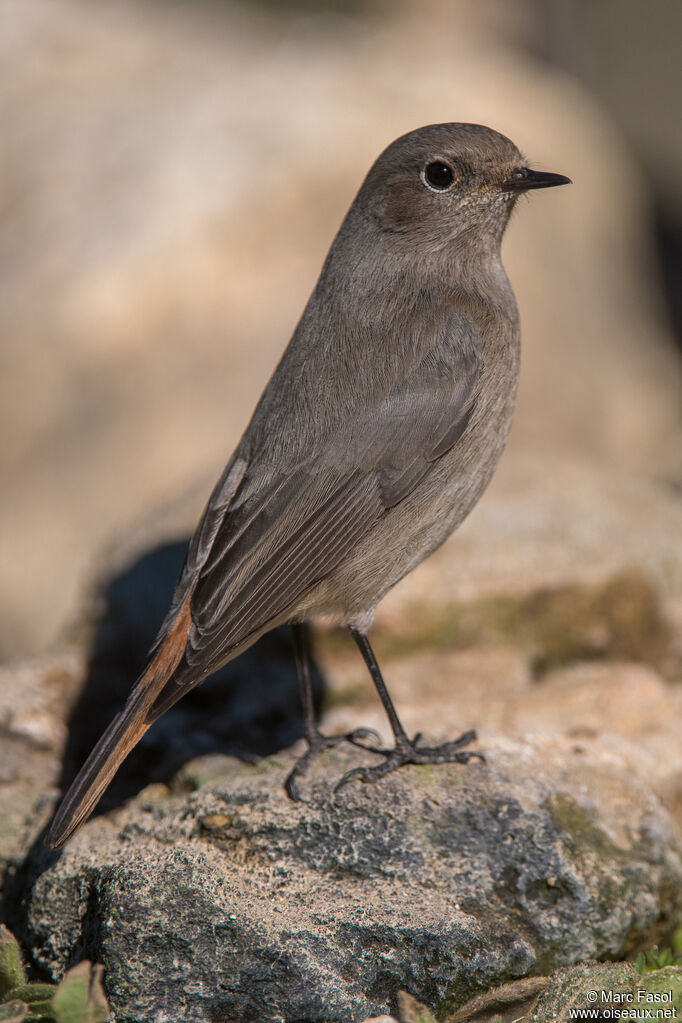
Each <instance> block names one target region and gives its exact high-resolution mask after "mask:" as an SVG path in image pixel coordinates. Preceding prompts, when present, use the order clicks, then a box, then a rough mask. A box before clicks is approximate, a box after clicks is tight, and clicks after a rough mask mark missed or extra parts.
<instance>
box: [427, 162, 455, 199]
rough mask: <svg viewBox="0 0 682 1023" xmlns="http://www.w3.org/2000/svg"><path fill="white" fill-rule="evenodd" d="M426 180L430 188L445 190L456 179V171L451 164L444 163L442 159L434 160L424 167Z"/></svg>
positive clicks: (439, 190) (438, 190)
mask: <svg viewBox="0 0 682 1023" xmlns="http://www.w3.org/2000/svg"><path fill="white" fill-rule="evenodd" d="M424 180H425V181H426V184H427V185H428V186H429V187H430V188H435V190H436V191H437V192H444V191H445V190H446V189H448V188H449V187H450V185H451V184H452V182H453V181H454V180H455V172H454V171H453V169H452V167H450V165H449V164H447V163H443V161H442V160H434V161H433V163H427V165H426V167H425V168H424Z"/></svg>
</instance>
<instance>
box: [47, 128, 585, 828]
mask: <svg viewBox="0 0 682 1023" xmlns="http://www.w3.org/2000/svg"><path fill="white" fill-rule="evenodd" d="M429 168H431V169H429ZM434 168H436V169H435V170H434ZM443 168H445V170H444V169H443ZM430 176H432V177H433V178H434V181H435V184H432V183H431V181H430ZM450 176H452V181H451V182H450V183H448V184H447V185H446V187H444V188H443V187H441V186H442V184H443V182H447V181H448V178H449V177H450ZM566 180H567V179H564V178H559V176H556V175H548V174H542V173H539V172H531V171H528V170H527V168H524V167H523V160H522V157H521V155H520V153H519V151H518V150H517V149H516V147H515V146H514V145H513V144H512V143H511V142H510V141H509V140H508V139H506V138H504V136H502V135H499V134H498V133H497V132H494V131H492V130H491V129H489V128H484V127H481V126H478V125H462V124H445V125H432V126H429V127H426V128H421V129H418V130H417V131H415V132H411V133H410V134H408V135H405V136H403V137H402V138H400V139H398V140H397V141H396V142H394V143H393V144H392V145H391V146H389V147H388V149H387V150H385V152H384V153H382V155H381V156H380V157H379V158H378V160H377V161H376V163H375V164H374V166H373V167H372V168H371V170H370V172H369V174H368V175H367V178H366V179H365V182H364V183H363V185H362V187H361V189H360V192H359V193H358V196H357V197H356V199H355V201H354V203H353V205H352V206H351V208H350V210H349V212H348V214H347V216H346V218H345V220H344V222H343V224H342V225H341V228H340V230H339V233H338V235H337V237H336V239H335V240H334V242H333V244H332V247H331V250H330V252H329V255H328V256H327V259H326V261H325V264H324V266H323V269H322V272H321V275H320V278H319V280H318V283H317V285H316V287H315V290H314V292H313V294H312V296H311V298H310V300H309V302H308V305H307V306H306V309H305V311H304V313H303V316H302V318H301V320H300V322H299V324H298V326H297V328H296V330H295V332H294V335H293V337H292V339H291V342H290V344H289V346H288V348H287V349H286V351H285V353H284V355H283V356H282V359H281V361H280V363H279V365H278V366H277V368H276V370H275V372H274V373H273V376H272V378H271V380H270V382H269V383H268V385H267V387H266V389H265V392H264V394H263V396H262V398H261V400H260V402H259V404H258V406H257V408H256V410H255V412H254V415H253V417H252V419H251V422H250V423H249V426H248V427H247V429H246V432H245V433H244V436H243V437H242V440H241V441H240V443H239V446H238V448H237V450H236V452H235V453H234V455H233V457H232V459H231V460H230V462H229V463H228V466H227V468H226V470H225V472H224V473H223V475H222V477H221V479H220V480H219V482H218V484H217V485H216V487H215V489H214V491H213V494H212V495H211V498H210V500H209V503H208V505H207V507H206V510H205V512H204V515H203V517H202V519H201V521H200V523H199V525H198V527H197V530H196V532H195V534H194V536H193V538H192V542H191V545H190V550H189V553H188V557H187V561H186V564H185V567H184V569H183V572H182V575H181V578H180V580H179V582H178V586H177V590H176V594H175V597H174V600H173V604H172V607H171V611H170V612H169V615H168V617H167V619H166V621H165V623H164V626H163V628H162V630H161V633H160V636H159V638H158V640H157V644H156V646H155V649H154V651H153V652H152V660H151V663H150V666H149V667H148V668H147V670H146V671H145V672H144V673H143V675H142V676H141V678H140V680H139V681H138V683H137V686H136V688H135V689H134V690H133V693H132V694H131V697H130V700H129V702H128V704H127V705H126V708H125V709H124V710H123V712H122V714H121V715H120V716H119V719H117V722H115V723H114V724H113V725H112V726H111V728H110V729H109V732H108V733H107V736H105V737H104V738H103V740H102V741H101V742H100V744H99V745H98V747H96V749H95V751H93V754H92V756H91V758H90V760H89V761H88V763H87V764H86V766H85V768H84V769H83V772H81V775H80V776H79V778H78V779H77V780H76V782H75V783H74V786H73V787H72V790H71V791H70V792H69V794H68V795H67V797H66V799H65V800H64V803H63V804H62V807H61V808H60V811H59V813H58V815H57V818H56V819H55V822H54V824H53V826H52V829H51V831H50V834H49V835H48V843H49V844H52V845H59V844H61V843H62V842H63V841H65V840H66V838H67V837H68V836H69V835H70V834H71V833H72V832H73V831H74V830H75V828H76V827H77V826H78V825H79V824H80V823H82V821H83V820H84V819H86V817H87V815H88V814H89V813H90V812H91V810H92V808H93V807H94V805H95V803H96V801H97V799H98V798H99V796H100V795H101V792H102V791H103V789H104V787H105V786H106V784H107V783H108V781H109V779H110V777H111V775H112V774H113V772H114V770H115V769H116V767H117V766H118V764H119V763H120V761H121V760H122V759H123V756H125V755H126V753H127V751H128V750H129V749H130V748H131V747H132V745H134V742H135V741H137V739H138V738H139V736H140V735H141V734H143V732H144V731H145V730H146V728H147V727H148V726H149V725H150V724H151V723H152V721H154V720H155V719H156V718H157V717H158V716H159V715H160V714H162V713H163V712H164V711H165V710H167V709H168V708H169V707H170V706H172V705H173V704H174V703H175V702H176V700H178V699H179V698H180V697H181V696H182V695H183V694H184V693H185V692H187V691H188V690H189V689H190V688H192V687H193V686H195V685H196V684H197V683H198V682H200V681H201V680H202V679H203V678H204V677H205V676H206V675H207V674H209V673H210V672H212V671H214V670H215V669H217V668H218V667H219V666H220V665H222V664H224V663H225V662H226V661H227V660H229V659H231V658H232V657H234V656H236V655H237V654H238V653H240V652H241V651H242V650H243V649H245V648H246V647H247V646H249V645H250V644H251V643H253V642H254V641H255V640H256V639H257V638H258V636H260V635H261V634H262V633H263V632H265V631H267V630H269V629H270V628H272V627H273V626H274V625H276V624H279V623H281V622H284V621H292V622H298V621H304V620H306V619H307V618H309V617H310V616H312V615H314V614H318V613H324V614H327V615H332V616H333V617H335V618H336V619H337V620H338V621H339V622H342V623H344V624H347V625H350V626H353V627H354V629H355V630H356V631H358V632H359V633H364V631H365V630H366V628H367V627H368V625H369V623H370V622H371V618H372V615H373V612H374V608H375V607H376V604H377V603H378V601H379V600H380V599H381V598H382V596H383V595H384V594H385V593H386V592H387V590H389V589H390V588H391V586H393V585H394V584H395V583H396V582H397V581H398V580H399V579H401V578H402V577H403V576H404V575H405V574H406V573H407V572H409V571H410V569H412V568H413V567H414V566H415V565H416V564H418V563H419V562H420V561H421V560H423V558H425V557H426V556H427V555H428V554H429V553H431V551H433V550H434V549H435V548H436V547H437V546H438V545H439V544H440V543H442V542H443V540H445V539H446V537H447V536H448V535H449V534H450V533H451V532H452V530H453V529H455V528H456V527H457V525H459V523H460V522H461V521H462V520H463V519H464V517H465V516H466V515H467V514H468V512H469V511H470V510H471V508H472V507H473V505H474V504H475V503H476V501H477V500H478V498H479V497H480V495H481V493H482V492H483V490H484V488H485V487H486V485H487V483H488V482H489V480H490V477H491V475H492V473H493V471H494V468H495V465H496V464H497V461H498V459H499V456H500V454H501V452H502V448H503V446H504V443H505V440H506V436H507V433H508V430H509V425H510V422H511V417H512V410H513V405H514V398H515V393H516V386H517V379H518V371H519V323H518V315H517V310H516V304H515V300H514V295H513V292H512V289H511V286H510V284H509V281H508V279H507V276H506V274H505V271H504V269H503V267H502V263H501V258H500V242H501V239H502V234H503V232H504V228H505V226H506V224H507V221H508V218H509V214H510V211H511V208H512V206H513V204H514V202H515V199H516V197H517V195H518V193H519V191H521V190H525V189H527V188H533V187H544V186H546V185H549V184H560V183H562V182H564V181H566ZM368 663H369V662H368ZM377 671H378V669H377ZM382 698H383V697H382ZM394 731H395V728H394ZM396 736H397V738H398V734H397V733H396Z"/></svg>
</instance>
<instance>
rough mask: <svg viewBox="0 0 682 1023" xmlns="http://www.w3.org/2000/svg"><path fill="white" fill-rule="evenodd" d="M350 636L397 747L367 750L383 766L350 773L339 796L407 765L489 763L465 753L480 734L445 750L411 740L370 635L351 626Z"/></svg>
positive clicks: (466, 736)
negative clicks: (354, 784) (380, 759)
mask: <svg viewBox="0 0 682 1023" xmlns="http://www.w3.org/2000/svg"><path fill="white" fill-rule="evenodd" d="M350 633H351V636H352V637H353V639H354V640H355V642H356V643H357V645H358V648H359V650H360V653H361V654H362V656H363V658H364V661H365V664H366V665H367V667H368V668H369V673H370V675H371V676H372V681H373V682H374V685H375V686H376V689H377V692H378V694H379V697H380V698H381V702H382V703H383V705H384V710H385V711H386V714H387V715H388V720H389V721H390V723H391V728H392V730H393V735H394V737H395V746H394V747H393V749H380V748H377V747H365V748H366V749H370V750H371V752H372V753H377V754H379V755H380V756H382V757H384V758H385V759H384V762H383V764H377V765H376V766H375V767H356V768H354V769H353V770H352V771H348V772H347V773H346V774H344V776H343V777H342V778H341V781H340V782H339V783H338V784H337V786H336V788H335V790H334V791H335V792H338V790H339V789H340V788H342V787H343V786H344V785H346V784H347V783H348V782H349V781H351V780H352V779H354V778H357V779H358V781H365V782H372V781H378V780H379V778H383V777H384V775H387V774H390V773H391V771H395V770H397V768H399V767H402V766H403V765H404V764H453V763H454V764H466V763H467V762H468V761H469V760H471V759H472V757H478V758H479V760H485V757H484V756H483V754H482V753H478V752H477V751H476V750H463V749H462V746H468V745H469V743H471V742H474V740H475V739H476V732H474V731H470V732H464V734H463V735H460V736H459V738H458V739H453V740H452V741H451V742H444V743H443V744H442V745H441V746H420V745H419V740H420V738H421V735H420V734H417V735H415V737H414V738H413V739H409V738H408V736H407V733H406V731H405V729H404V728H403V726H402V725H401V723H400V718H399V717H398V715H397V713H396V709H395V707H394V706H393V701H392V700H391V697H390V696H389V694H388V689H387V688H386V683H385V682H384V679H383V676H382V674H381V669H380V668H379V665H378V663H377V659H376V657H375V656H374V651H373V650H372V647H371V646H370V642H369V640H368V638H367V636H366V634H365V633H364V632H361V631H360V630H359V629H356V628H354V627H353V626H350Z"/></svg>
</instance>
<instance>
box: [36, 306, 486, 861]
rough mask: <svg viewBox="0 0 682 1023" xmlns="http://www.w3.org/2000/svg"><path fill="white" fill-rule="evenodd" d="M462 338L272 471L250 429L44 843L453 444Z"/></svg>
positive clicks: (471, 352)
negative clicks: (166, 608) (163, 615)
mask: <svg viewBox="0 0 682 1023" xmlns="http://www.w3.org/2000/svg"><path fill="white" fill-rule="evenodd" d="M460 328H461V324H460ZM461 337H462V332H461V329H460V330H453V331H452V332H451V333H450V335H449V336H448V335H447V332H446V333H445V337H444V338H441V340H440V342H439V343H438V344H435V345H434V347H433V348H432V350H431V351H430V352H429V353H428V355H427V356H426V357H425V358H423V360H422V361H421V362H420V363H419V364H418V366H417V367H416V369H412V370H411V371H410V372H409V373H408V374H406V375H405V376H404V377H403V378H402V379H397V380H394V382H393V384H392V385H391V386H389V387H387V389H386V393H385V394H384V395H383V396H381V397H380V399H379V400H378V401H373V402H371V403H370V402H368V403H367V407H366V408H365V409H364V410H363V409H362V408H360V409H357V408H356V409H355V411H354V413H353V414H352V415H350V416H346V417H345V419H344V420H343V422H342V423H341V425H339V426H337V427H336V428H335V429H333V430H331V431H330V432H329V434H328V435H327V436H326V437H325V438H324V442H323V443H319V439H318V443H317V444H313V445H312V449H311V450H310V451H309V452H308V453H307V454H306V455H304V456H303V457H302V456H301V455H300V453H297V454H296V457H295V458H294V459H293V460H290V461H289V462H288V463H287V462H286V461H285V462H284V464H282V462H281V461H280V462H279V465H278V467H273V466H272V465H267V464H266V463H265V462H264V461H262V460H261V459H255V460H253V461H250V460H249V457H248V439H249V434H248V431H247V434H246V437H245V441H246V444H245V445H243V446H240V449H239V450H238V452H237V454H236V455H235V457H234V458H233V459H232V461H231V462H230V463H229V464H228V466H227V468H226V470H225V472H224V473H223V476H222V477H221V479H220V480H219V481H218V484H217V485H216V487H215V489H214V491H213V494H212V495H211V498H210V500H209V503H208V505H207V507H206V510H205V512H204V515H203V517H202V519H201V521H200V523H199V526H198V527H197V530H196V531H195V534H194V536H193V538H192V541H191V543H190V549H189V553H188V556H187V560H186V563H185V568H184V570H183V573H182V575H181V577H180V580H179V583H178V586H177V588H176V593H175V597H174V599H173V605H172V607H171V611H170V613H169V615H168V617H167V619H166V622H165V623H164V625H163V626H162V628H161V631H160V634H159V639H158V641H157V643H156V645H155V648H154V650H153V652H152V654H153V656H152V658H151V660H150V663H149V664H148V666H147V668H146V669H145V671H144V672H143V674H142V675H141V676H140V678H139V679H138V681H137V683H136V685H135V687H134V688H133V690H132V692H131V694H130V696H129V698H128V701H127V703H126V705H125V707H124V708H123V710H122V711H121V712H120V714H118V715H117V717H116V718H115V719H114V720H113V721H112V723H111V725H110V726H109V728H108V729H107V731H106V732H105V734H104V735H103V736H102V738H101V739H100V740H99V742H98V743H97V745H96V746H95V748H94V749H93V751H92V753H91V754H90V756H89V758H88V760H87V761H86V763H85V764H84V766H83V768H82V769H81V771H80V772H79V774H78V776H77V778H76V779H75V781H74V782H73V784H72V786H71V788H70V789H69V791H68V792H67V794H66V796H65V797H64V800H63V801H62V804H61V806H60V808H59V810H58V812H57V814H56V815H55V818H54V820H53V822H52V825H51V827H50V830H49V832H48V834H47V836H46V838H45V843H46V845H48V846H52V847H54V848H58V847H59V846H61V845H63V844H64V842H66V841H67V839H68V838H69V837H70V836H71V835H72V834H73V833H74V832H75V831H76V830H77V829H78V828H79V827H80V826H81V825H82V824H83V823H84V821H85V820H87V818H88V816H89V815H90V814H91V813H92V810H93V808H94V807H95V806H96V804H97V802H98V800H99V798H100V796H101V795H102V793H103V791H104V790H105V788H106V787H107V785H108V784H109V782H110V780H111V778H112V777H113V775H114V773H115V772H116V770H117V769H118V767H119V765H120V764H121V762H122V761H123V760H124V759H125V757H126V756H127V755H128V753H129V752H130V750H131V749H132V748H133V746H135V745H136V743H137V742H138V741H139V740H140V738H141V737H142V735H144V733H145V732H146V731H147V729H148V728H149V726H150V725H151V724H152V722H153V721H155V720H156V719H157V718H158V717H159V716H160V715H161V714H163V712H164V711H165V710H167V709H168V708H169V707H171V706H172V705H173V704H174V703H176V701H177V700H179V699H180V698H181V697H182V696H183V695H184V694H185V693H186V692H187V691H188V690H189V689H192V688H193V687H194V686H195V685H197V683H198V682H200V681H201V680H202V679H203V678H204V677H205V676H206V675H207V674H209V673H210V672H211V671H213V670H215V669H216V668H218V667H219V666H220V665H221V664H223V663H224V662H225V661H226V660H228V659H229V657H230V655H231V653H232V652H234V650H235V649H236V648H239V647H241V646H243V645H244V644H246V643H248V642H249V640H250V639H252V638H254V637H255V636H257V635H258V634H259V633H261V632H263V631H265V630H266V629H267V628H269V627H270V626H271V625H272V624H273V623H275V622H277V621H278V620H280V621H281V620H283V619H284V618H286V616H287V612H288V611H289V610H290V609H292V608H293V607H295V605H296V602H297V601H299V600H300V599H301V597H302V596H303V595H304V594H305V593H307V592H308V591H309V590H310V589H311V588H312V587H314V586H315V584H316V583H317V582H319V581H320V580H321V579H322V578H323V577H324V576H325V575H326V574H327V573H329V572H330V571H332V570H333V569H334V568H335V567H336V566H337V565H339V564H340V562H341V561H342V560H343V559H344V557H346V556H347V555H348V554H349V552H350V551H351V550H352V549H353V547H354V545H355V544H356V543H357V542H358V540H359V539H360V537H362V536H363V535H364V534H365V533H367V532H368V531H369V530H370V529H372V527H373V526H374V525H375V524H376V523H377V521H378V520H379V519H380V518H381V517H382V516H383V515H385V514H386V513H387V512H388V510H389V509H390V508H392V507H393V506H395V505H396V504H398V503H399V502H400V501H402V500H404V498H405V497H406V496H407V495H408V494H409V493H410V492H411V491H412V490H413V489H414V488H415V487H416V486H417V485H418V483H419V482H420V481H421V480H422V479H423V478H424V477H425V476H426V474H427V473H428V472H429V468H430V467H431V465H433V464H434V462H435V461H436V460H437V459H438V458H440V457H441V456H442V455H444V454H445V452H446V451H448V450H450V448H452V446H453V445H454V444H456V443H457V440H458V439H459V438H460V437H461V435H462V433H463V432H464V430H465V429H466V427H467V424H468V423H469V420H470V418H471V416H472V413H473V411H474V409H475V406H476V399H477V394H478V387H477V383H478V378H479V372H480V360H479V357H478V356H477V355H476V348H475V345H472V344H471V343H470V344H468V345H467V346H466V349H463V348H462V346H461ZM358 373H362V367H361V366H359V367H358ZM339 422H340V420H339Z"/></svg>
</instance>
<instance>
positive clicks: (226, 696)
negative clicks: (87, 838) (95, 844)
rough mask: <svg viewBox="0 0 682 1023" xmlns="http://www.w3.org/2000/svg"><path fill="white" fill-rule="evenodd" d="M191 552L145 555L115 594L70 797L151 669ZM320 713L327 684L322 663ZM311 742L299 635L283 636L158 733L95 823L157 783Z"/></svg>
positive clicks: (150, 735) (71, 742)
mask: <svg viewBox="0 0 682 1023" xmlns="http://www.w3.org/2000/svg"><path fill="white" fill-rule="evenodd" d="M186 549H187V542H186V541H179V542H177V543H168V544H164V545H163V546H160V547H157V548H155V549H154V550H152V551H149V552H147V553H145V554H143V555H142V556H141V557H140V558H139V559H138V560H137V561H136V562H135V563H134V564H132V565H131V566H129V567H128V568H127V569H125V570H124V571H123V572H121V573H120V574H119V575H117V576H115V577H114V578H112V579H111V580H109V582H108V583H107V584H106V586H105V589H104V593H103V597H104V600H103V606H104V609H103V614H102V615H101V618H100V620H99V622H98V624H97V628H96V632H95V636H94V640H93V644H92V653H91V656H90V662H89V667H88V673H87V677H86V681H85V684H84V686H83V690H82V692H81V694H80V697H79V699H78V701H77V703H76V704H75V706H74V709H73V711H72V714H71V718H70V720H69V735H68V740H67V744H66V749H65V751H64V760H63V765H62V775H61V779H60V784H61V788H62V792H65V791H66V789H67V788H68V786H69V785H70V784H71V782H72V781H73V779H74V777H75V776H76V773H77V772H78V770H79V768H80V766H81V765H82V763H83V762H84V760H85V759H86V757H87V756H88V754H89V752H90V750H91V749H92V747H93V746H94V744H95V742H96V741H97V739H98V738H99V737H100V735H101V734H102V732H104V730H105V729H106V727H107V725H108V724H109V722H110V721H111V719H112V718H113V717H114V715H115V714H116V713H117V712H118V711H119V710H120V709H121V706H122V705H123V703H124V701H125V699H126V697H127V695H128V693H129V692H130V689H131V686H132V685H133V683H134V682H135V680H136V678H137V676H138V675H139V674H140V672H141V671H142V670H143V669H144V667H145V664H146V661H147V655H148V652H149V649H150V647H151V645H152V643H153V642H154V639H155V638H156V633H157V631H158V629H159V626H160V625H161V622H162V621H163V618H164V616H165V614H166V612H167V610H168V607H169V605H170V600H171V595H172V593H173V588H174V585H175V581H176V579H177V576H178V573H179V571H180V569H181V567H182V563H183V560H184V556H185V551H186ZM312 667H313V684H314V687H315V694H316V701H317V705H318V707H319V703H320V701H321V696H322V678H321V675H320V672H319V670H318V669H317V667H316V666H315V665H314V663H313V666H312ZM302 735H303V722H302V714H301V708H300V702H299V696H298V681H297V677H296V667H295V663H294V656H293V646H292V641H291V636H290V630H289V629H288V628H287V627H282V628H279V629H275V630H273V631H272V632H270V633H268V634H267V635H266V636H263V637H262V638H261V639H260V640H259V641H258V642H257V643H255V644H254V645H253V646H252V647H251V648H250V649H249V650H247V651H245V653H243V654H242V655H241V656H240V657H238V658H236V659H235V660H234V661H231V662H230V663H229V664H227V665H225V667H224V668H222V669H221V670H220V671H218V672H216V673H215V674H213V675H210V676H209V677H208V678H207V679H206V680H205V681H204V682H202V683H201V684H200V685H199V686H197V688H196V689H193V690H192V691H191V692H190V693H188V694H187V695H186V696H185V697H183V699H182V700H181V701H180V702H179V703H177V704H176V705H175V706H174V707H172V708H171V710H169V711H167V713H166V714H164V715H163V716H162V717H161V718H160V719H159V720H158V721H156V722H155V723H154V725H153V726H152V727H151V728H150V730H149V731H148V732H147V734H146V735H145V736H144V737H143V739H142V740H141V742H140V743H139V744H138V745H137V746H136V748H135V749H134V750H133V751H132V753H131V754H130V756H129V757H128V759H127V760H126V761H125V762H124V764H123V765H122V767H121V768H120V770H119V772H118V774H117V775H116V777H115V778H114V781H113V782H112V784H111V786H110V788H109V790H108V791H107V792H106V793H105V795H104V797H103V798H102V801H101V803H100V804H99V806H98V808H97V810H96V811H95V812H96V813H102V812H104V811H106V810H110V809H112V808H113V807H116V806H119V805H120V804H121V803H123V802H125V801H126V800H127V799H129V798H130V797H131V796H133V795H135V794H136V793H137V792H138V791H139V790H140V789H141V788H143V787H144V786H145V785H148V784H150V783H151V782H168V781H170V779H171V778H172V776H173V775H174V774H175V773H176V772H177V771H178V769H179V768H180V767H182V765H183V764H184V763H186V762H187V761H188V760H191V759H193V758H194V757H199V756H205V755H206V754H209V753H225V754H229V755H232V756H237V757H240V758H241V759H243V760H254V759H256V758H258V757H263V756H267V755H268V754H271V753H275V752H276V751H277V750H281V749H285V748H286V747H288V746H291V744H292V743H293V742H295V741H296V739H298V738H299V737H300V736H302Z"/></svg>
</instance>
